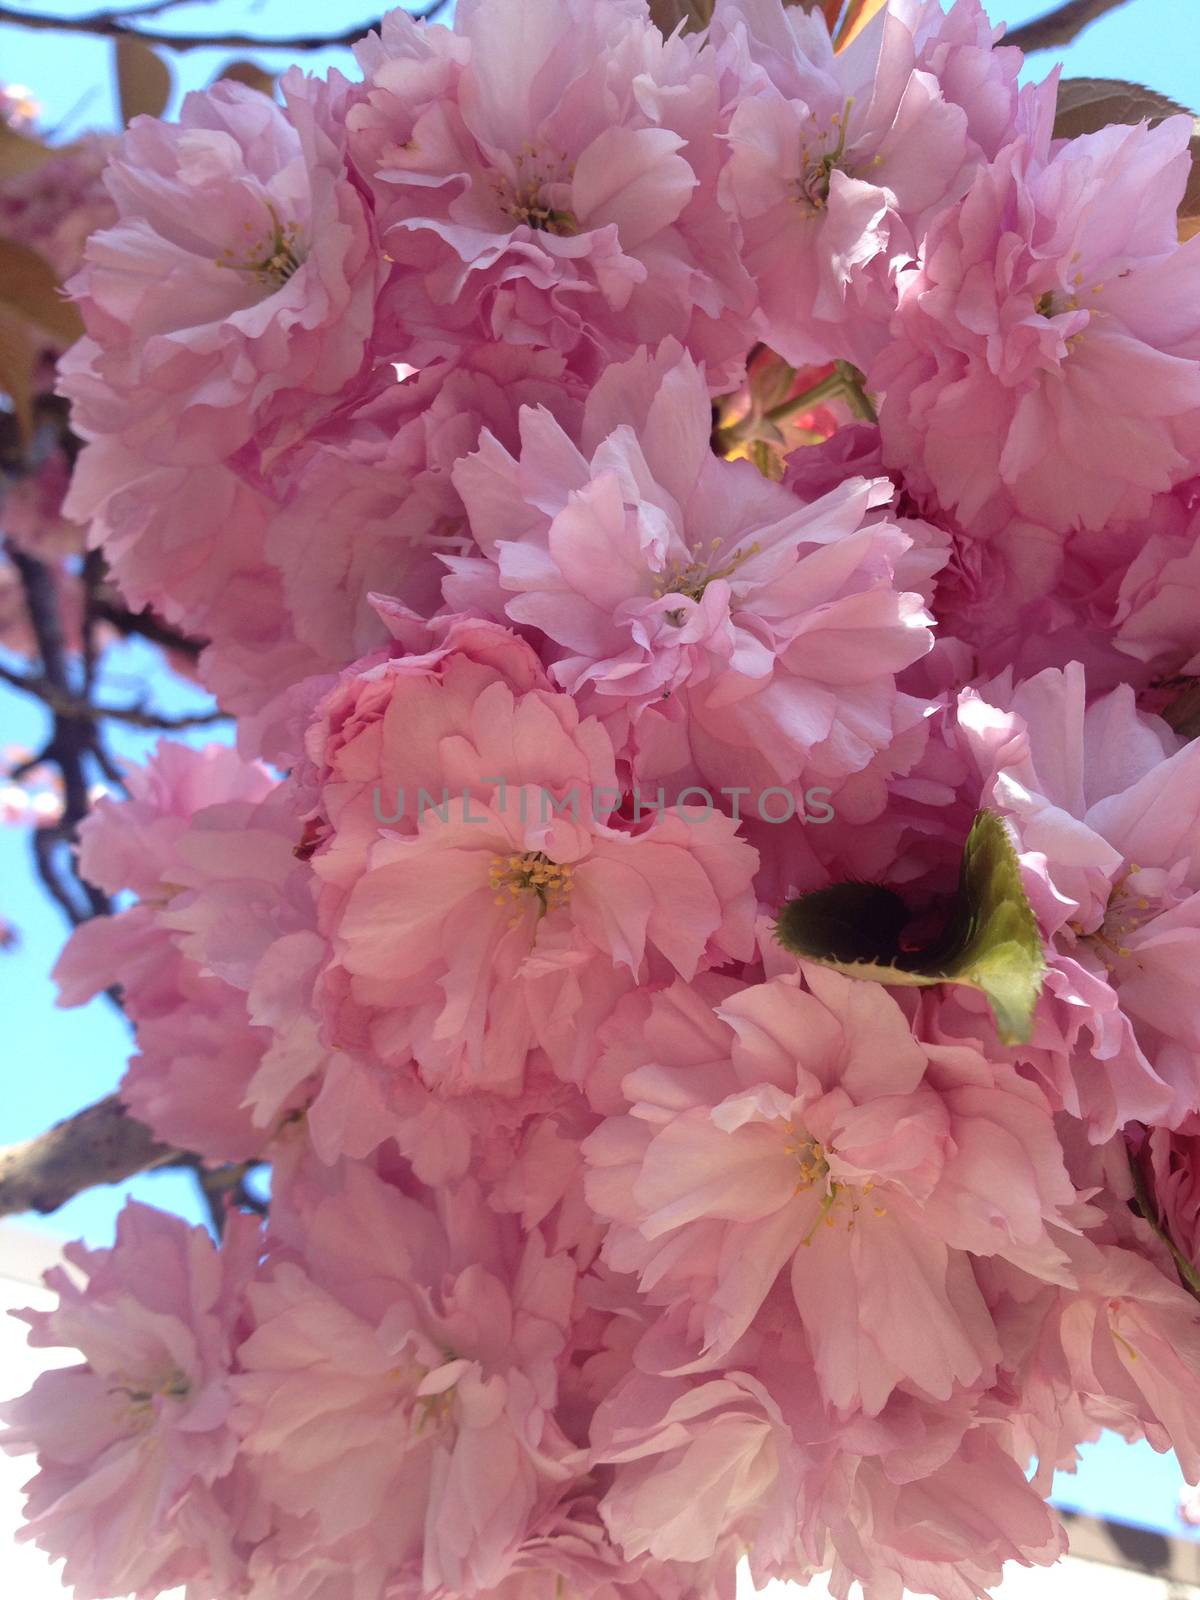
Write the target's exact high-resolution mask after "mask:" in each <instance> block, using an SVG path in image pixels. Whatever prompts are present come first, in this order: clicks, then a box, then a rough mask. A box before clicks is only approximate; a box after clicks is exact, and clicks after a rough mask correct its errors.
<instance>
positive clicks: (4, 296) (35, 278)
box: [0, 239, 83, 345]
mask: <svg viewBox="0 0 1200 1600" xmlns="http://www.w3.org/2000/svg"><path fill="white" fill-rule="evenodd" d="M0 304H2V305H5V306H8V307H9V308H10V309H11V310H12V311H15V312H16V313H17V314H18V315H19V316H21V317H23V318H24V319H25V321H26V322H31V323H33V324H34V326H35V327H37V328H40V329H41V331H42V332H43V333H47V334H49V335H50V337H51V338H52V339H54V340H55V341H56V342H57V343H58V344H61V345H68V344H74V343H75V340H76V339H78V338H79V337H80V336H81V334H82V333H83V320H82V318H81V317H80V315H79V312H78V310H77V308H76V307H75V306H73V305H72V304H71V302H70V301H69V300H67V299H64V297H63V292H62V289H61V288H60V287H59V283H58V279H57V278H56V277H55V276H54V273H53V272H52V271H51V269H50V264H49V263H48V262H47V261H46V260H45V259H44V258H43V257H42V256H40V255H38V253H37V251H36V250H31V249H30V248H29V247H28V245H23V244H18V243H17V242H16V240H15V239H0Z"/></svg>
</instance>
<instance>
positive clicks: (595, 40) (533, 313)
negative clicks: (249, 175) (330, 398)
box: [347, 0, 753, 385]
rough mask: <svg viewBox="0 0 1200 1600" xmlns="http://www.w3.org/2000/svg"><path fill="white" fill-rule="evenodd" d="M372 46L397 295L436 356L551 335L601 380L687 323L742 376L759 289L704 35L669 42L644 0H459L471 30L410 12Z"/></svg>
mask: <svg viewBox="0 0 1200 1600" xmlns="http://www.w3.org/2000/svg"><path fill="white" fill-rule="evenodd" d="M356 54H357V57H358V60H359V64H360V65H361V67H362V69H363V72H364V74H365V84H364V86H363V88H362V89H361V90H360V91H358V95H357V103H356V104H355V105H354V106H353V107H352V109H351V110H350V111H349V113H348V116H347V122H348V126H349V129H350V140H351V152H352V156H353V159H354V162H355V164H356V166H357V168H358V170H359V171H360V172H361V173H362V175H363V177H364V178H365V180H366V181H367V183H368V184H369V186H370V189H371V192H372V195H373V196H374V199H375V204H376V207H377V213H378V226H379V229H380V232H381V235H382V237H383V240H384V243H385V245H386V248H387V251H388V254H389V256H390V257H391V259H392V260H393V261H394V262H395V263H396V267H395V270H394V272H393V275H392V280H391V283H390V284H389V287H388V290H387V293H386V296H385V306H386V308H387V314H388V315H389V316H391V317H393V318H394V319H395V321H396V322H397V324H398V325H399V326H400V327H401V328H403V329H404V330H405V331H406V332H408V333H410V334H412V335H414V336H417V337H419V338H420V339H421V340H422V341H423V342H424V344H423V347H425V348H432V349H437V348H439V347H444V345H445V343H446V342H447V340H452V341H456V342H480V341H481V340H487V339H500V340H503V341H504V342H505V343H508V344H526V345H528V344H532V345H538V346H542V347H544V348H550V349H555V350H560V351H562V352H563V353H564V354H566V355H568V356H569V357H570V359H571V361H572V364H573V365H574V366H575V367H576V368H577V370H579V371H581V372H583V373H585V374H587V375H589V376H592V377H594V376H595V375H596V374H597V373H598V372H599V371H600V370H602V368H603V365H604V364H605V363H606V362H608V361H612V360H614V359H620V358H621V357H623V356H625V355H628V354H630V353H631V352H632V351H633V350H634V349H636V347H637V346H638V345H639V344H645V343H656V342H657V341H658V340H659V339H661V338H663V337H664V336H665V335H668V334H672V335H675V336H676V337H678V338H680V339H682V340H683V341H684V342H685V343H686V344H687V346H688V347H689V348H690V349H692V350H694V351H695V352H696V353H697V354H699V355H703V356H705V357H706V358H707V359H708V360H709V362H710V364H711V368H712V373H711V375H712V378H713V381H714V383H716V384H718V385H719V384H721V383H727V380H732V379H733V378H735V376H736V374H737V372H738V370H739V367H740V366H741V364H742V362H743V361H744V357H745V352H746V349H747V347H748V345H749V344H750V342H751V335H750V326H749V315H748V314H749V312H750V311H751V309H752V306H753V288H752V285H751V281H750V278H749V275H748V274H747V272H746V269H745V267H744V266H743V265H742V263H741V261H740V260H739V258H738V255H737V252H736V250H735V248H734V246H735V237H734V233H733V229H732V226H731V224H730V223H729V221H728V220H727V219H726V217H725V216H724V215H723V214H722V212H721V211H720V209H719V208H718V206H717V203H716V183H717V172H718V170H719V168H720V165H721V163H722V161H723V160H724V147H723V146H722V144H721V143H720V141H719V138H718V134H719V131H720V128H719V115H720V104H719V93H718V86H717V82H716V78H715V76H714V72H713V66H712V52H711V51H709V50H706V49H705V48H704V44H703V41H702V39H700V38H697V37H696V36H694V35H692V36H680V35H678V34H676V35H675V36H674V37H672V38H670V39H666V40H664V38H663V37H662V35H661V34H660V33H659V32H658V30H657V28H655V26H654V25H653V23H652V22H651V20H650V15H649V12H648V10H647V7H646V4H645V0H499V3H493V0H487V3H485V4H480V3H479V0H460V3H459V4H458V6H457V7H456V9H455V17H454V32H453V33H451V32H449V31H447V30H446V29H443V28H440V27H437V28H422V27H420V26H419V25H417V24H415V23H413V22H412V21H411V19H410V18H409V17H408V16H407V15H406V14H405V13H404V12H403V11H392V12H391V13H390V14H389V15H388V16H387V17H386V18H385V19H384V23H383V26H382V29H381V31H380V33H379V34H378V35H376V34H372V35H369V36H368V38H367V40H366V41H365V42H364V43H363V44H361V45H359V46H358V47H357V51H356ZM421 347H422V346H418V348H421Z"/></svg>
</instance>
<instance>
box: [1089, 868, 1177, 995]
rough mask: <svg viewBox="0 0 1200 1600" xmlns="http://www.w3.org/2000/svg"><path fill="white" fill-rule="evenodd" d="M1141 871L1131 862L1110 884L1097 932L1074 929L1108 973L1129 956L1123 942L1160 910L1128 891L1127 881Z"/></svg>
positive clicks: (1125, 943) (1144, 898)
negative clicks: (1102, 918) (1111, 884)
mask: <svg viewBox="0 0 1200 1600" xmlns="http://www.w3.org/2000/svg"><path fill="white" fill-rule="evenodd" d="M1141 870H1142V869H1141V867H1139V866H1138V864H1137V862H1136V861H1131V862H1130V863H1129V866H1128V867H1127V868H1126V869H1125V871H1124V872H1123V873H1122V874H1121V876H1120V877H1119V878H1117V879H1116V880H1115V881H1114V883H1113V886H1112V888H1111V890H1110V891H1109V896H1108V904H1107V906H1106V907H1105V908H1104V920H1103V922H1102V923H1101V924H1100V926H1099V927H1098V928H1095V929H1093V931H1092V932H1091V933H1084V932H1083V930H1082V929H1081V928H1079V927H1078V926H1075V932H1076V933H1077V934H1078V935H1079V937H1080V938H1081V939H1082V941H1083V942H1084V943H1085V944H1087V945H1090V946H1091V947H1092V949H1093V950H1094V951H1095V952H1096V954H1097V955H1098V956H1099V958H1100V960H1101V961H1102V962H1103V963H1104V965H1105V966H1106V967H1107V968H1108V970H1109V972H1112V971H1113V969H1114V968H1115V966H1116V964H1117V962H1118V961H1124V960H1128V958H1129V957H1130V956H1132V955H1133V951H1132V949H1131V948H1130V946H1129V944H1128V942H1127V941H1128V939H1129V937H1130V935H1131V934H1134V933H1136V932H1137V931H1138V929H1139V928H1140V927H1141V926H1142V924H1143V923H1145V922H1149V921H1150V919H1151V918H1152V917H1156V916H1157V915H1158V914H1159V912H1160V911H1161V910H1162V906H1161V904H1157V905H1156V904H1155V903H1154V902H1153V901H1152V900H1150V899H1148V898H1147V897H1146V896H1145V895H1144V894H1139V893H1138V892H1137V890H1136V889H1131V888H1130V887H1129V880H1130V879H1131V878H1132V877H1134V876H1135V875H1136V874H1137V873H1139V872H1141Z"/></svg>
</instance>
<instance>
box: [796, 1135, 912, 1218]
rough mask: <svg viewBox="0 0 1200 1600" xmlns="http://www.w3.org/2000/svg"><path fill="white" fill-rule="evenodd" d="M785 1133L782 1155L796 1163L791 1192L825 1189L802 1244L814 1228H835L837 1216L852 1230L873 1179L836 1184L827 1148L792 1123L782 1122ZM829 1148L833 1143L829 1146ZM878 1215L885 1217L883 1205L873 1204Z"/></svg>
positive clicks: (800, 1192)
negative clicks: (864, 1181)
mask: <svg viewBox="0 0 1200 1600" xmlns="http://www.w3.org/2000/svg"><path fill="white" fill-rule="evenodd" d="M783 1127H784V1132H785V1133H786V1134H787V1143H786V1144H785V1145H784V1147H783V1148H784V1152H785V1154H787V1155H789V1156H791V1157H792V1159H793V1160H794V1161H795V1163H796V1168H797V1177H796V1187H795V1189H794V1190H793V1191H792V1192H793V1194H797V1195H799V1194H805V1193H807V1192H808V1190H810V1189H816V1188H821V1189H824V1191H825V1192H824V1194H823V1195H822V1197H821V1204H820V1206H819V1208H818V1210H817V1215H816V1218H815V1220H814V1222H813V1225H812V1227H811V1228H810V1229H809V1230H808V1232H807V1234H806V1235H805V1236H804V1240H803V1243H804V1244H806V1245H810V1244H812V1242H813V1240H814V1239H815V1238H816V1234H817V1229H818V1228H819V1227H821V1226H822V1224H824V1226H825V1227H827V1228H835V1227H837V1224H838V1219H839V1218H843V1219H844V1220H845V1223H846V1232H847V1233H853V1232H854V1225H855V1218H856V1217H857V1216H858V1213H859V1212H860V1211H861V1210H862V1201H863V1200H865V1199H866V1197H867V1196H868V1195H869V1194H870V1193H871V1191H872V1190H873V1189H874V1187H875V1184H874V1182H873V1181H871V1182H868V1183H864V1184H863V1185H862V1187H861V1188H853V1187H851V1186H850V1185H849V1184H846V1183H838V1182H836V1181H834V1180H831V1179H830V1176H829V1159H828V1157H829V1151H827V1150H826V1148H825V1146H824V1145H822V1144H821V1142H820V1140H818V1139H814V1138H813V1136H812V1134H810V1133H806V1132H804V1130H803V1129H800V1130H797V1128H796V1126H795V1124H794V1123H791V1122H785V1123H784V1125H783ZM830 1150H832V1146H830ZM873 1209H874V1212H875V1215H876V1216H877V1217H885V1216H887V1207H886V1206H879V1205H877V1206H875V1207H874V1208H873Z"/></svg>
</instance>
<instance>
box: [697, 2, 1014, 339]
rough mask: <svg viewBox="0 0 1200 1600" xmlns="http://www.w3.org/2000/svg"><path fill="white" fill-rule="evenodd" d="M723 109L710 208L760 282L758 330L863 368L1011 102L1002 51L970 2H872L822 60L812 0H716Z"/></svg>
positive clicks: (1005, 129) (1010, 57)
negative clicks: (723, 138)
mask: <svg viewBox="0 0 1200 1600" xmlns="http://www.w3.org/2000/svg"><path fill="white" fill-rule="evenodd" d="M711 34H712V37H713V41H714V45H715V47H716V48H717V50H718V52H719V54H720V56H721V57H722V58H723V64H724V65H725V68H726V71H727V73H728V77H729V82H728V85H727V88H726V93H727V96H728V97H729V98H730V99H731V102H732V109H731V114H730V116H729V122H728V133H727V138H728V141H729V148H730V159H729V163H728V165H727V166H726V167H725V169H724V171H723V172H722V174H721V178H720V195H721V202H722V205H723V206H724V207H725V208H726V210H728V211H729V212H730V214H731V215H732V216H734V217H736V219H737V222H738V224H739V227H740V229H741V231H742V235H743V240H744V244H743V251H744V259H745V262H746V265H747V267H748V268H749V269H750V272H751V275H752V276H753V278H754V280H755V284H756V286H757V288H758V294H759V300H760V310H759V314H758V331H759V334H760V336H761V337H762V338H763V339H764V340H765V341H766V342H767V344H768V345H770V346H771V347H772V348H773V349H774V350H777V351H778V352H779V353H780V354H781V355H783V356H785V357H786V359H787V360H788V361H790V362H792V363H793V364H794V365H797V366H800V365H803V364H805V363H808V362H815V361H822V360H828V359H830V358H832V357H845V358H847V359H849V360H852V361H856V362H857V363H858V364H859V365H860V366H865V365H866V364H867V363H868V362H869V361H870V360H871V359H872V358H873V357H874V356H875V355H876V354H878V352H879V350H880V348H881V347H882V346H883V345H884V344H885V343H886V340H887V327H888V322H889V320H890V318H891V315H892V312H893V310H894V308H895V304H896V287H895V280H896V275H897V272H898V270H899V269H900V268H901V267H903V266H905V265H907V264H908V263H909V261H911V260H912V259H913V258H914V257H915V256H916V255H917V254H918V251H919V249H920V245H921V241H922V239H923V236H924V233H925V229H926V226H927V224H928V222H929V220H930V219H931V218H932V217H934V216H936V215H937V214H938V212H939V211H941V210H943V209H945V207H946V206H947V205H948V204H950V203H951V202H953V201H955V200H957V199H958V198H959V197H960V196H961V195H962V194H964V193H965V192H966V190H967V188H968V187H969V185H970V182H971V179H972V175H973V174H974V172H975V171H976V170H977V169H978V168H979V167H980V166H981V165H982V163H983V162H985V161H986V160H988V159H990V158H991V157H992V156H994V155H995V154H996V152H997V150H998V148H999V146H1000V144H1001V143H1002V142H1004V139H1005V138H1006V137H1011V126H1012V121H1013V118H1014V115H1015V111H1016V77H1017V72H1018V70H1019V68H1020V63H1021V57H1020V55H1019V53H1018V52H1017V51H1015V50H1008V49H1000V50H995V51H994V50H993V49H992V28H991V24H990V23H989V22H988V19H987V17H986V15H985V14H984V11H983V8H982V6H980V5H979V4H978V0H958V4H957V5H956V6H955V7H954V9H953V10H952V12H951V13H950V15H949V16H946V15H945V14H944V12H943V10H942V7H941V5H940V4H939V3H938V0H903V3H901V4H891V5H888V6H885V7H884V8H883V9H882V10H881V11H880V12H879V13H878V15H877V16H876V17H875V18H874V19H873V20H872V22H871V23H870V24H869V25H868V27H867V28H865V29H864V30H863V32H862V34H861V35H860V36H859V38H857V39H856V40H855V41H854V43H853V44H852V45H851V46H850V48H849V49H846V50H843V51H840V52H838V53H837V54H835V53H834V49H833V45H832V43H831V41H830V37H829V31H828V28H827V26H826V24H825V21H824V19H823V17H822V15H821V13H820V11H819V10H818V9H817V8H811V9H805V8H804V7H801V6H792V7H790V8H787V9H785V8H784V7H783V6H781V5H780V4H779V3H778V0H721V3H720V4H718V5H717V7H716V9H715V12H714V16H713V26H712V29H711Z"/></svg>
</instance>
